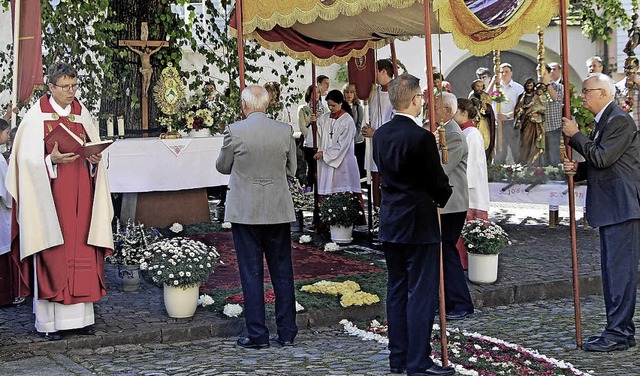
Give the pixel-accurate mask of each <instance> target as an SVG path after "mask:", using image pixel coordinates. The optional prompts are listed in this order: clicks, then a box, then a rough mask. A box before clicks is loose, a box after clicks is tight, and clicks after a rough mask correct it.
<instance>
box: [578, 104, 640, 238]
mask: <svg viewBox="0 0 640 376" xmlns="http://www.w3.org/2000/svg"><path fill="white" fill-rule="evenodd" d="M569 145H570V146H571V147H573V148H574V149H575V150H576V151H578V153H580V154H582V156H584V159H585V162H581V163H580V164H579V165H578V173H577V174H576V180H583V179H585V178H586V179H587V204H586V205H587V220H588V221H589V224H590V225H592V226H594V227H600V226H607V225H612V224H616V223H621V222H624V221H627V220H629V219H633V218H640V139H639V135H638V132H637V130H636V125H635V123H634V121H633V119H632V118H631V116H629V114H628V113H626V112H625V111H624V110H622V109H620V108H619V107H618V106H616V105H615V104H614V103H609V105H608V106H607V108H606V109H605V111H604V113H603V114H602V117H601V118H600V121H599V122H598V124H596V127H595V128H594V130H593V131H592V132H591V135H590V137H587V136H585V135H583V134H582V133H580V132H578V133H576V134H575V135H574V136H573V137H571V140H570V141H569Z"/></svg>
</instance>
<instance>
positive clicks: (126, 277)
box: [118, 265, 140, 292]
mask: <svg viewBox="0 0 640 376" xmlns="http://www.w3.org/2000/svg"><path fill="white" fill-rule="evenodd" d="M118 277H119V279H120V283H121V286H122V291H125V292H128V291H137V290H138V287H140V265H118Z"/></svg>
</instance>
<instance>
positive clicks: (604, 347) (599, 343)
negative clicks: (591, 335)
mask: <svg viewBox="0 0 640 376" xmlns="http://www.w3.org/2000/svg"><path fill="white" fill-rule="evenodd" d="M628 348H629V345H628V344H627V341H624V342H615V341H611V340H609V339H607V338H604V337H599V338H598V339H596V340H594V341H591V342H587V343H585V344H584V345H582V349H583V350H584V351H597V352H609V351H618V350H627V349H628Z"/></svg>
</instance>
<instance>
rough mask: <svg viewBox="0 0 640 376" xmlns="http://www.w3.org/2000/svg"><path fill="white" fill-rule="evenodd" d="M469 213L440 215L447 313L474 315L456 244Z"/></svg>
mask: <svg viewBox="0 0 640 376" xmlns="http://www.w3.org/2000/svg"><path fill="white" fill-rule="evenodd" d="M466 217H467V212H459V213H447V214H441V215H440V221H441V227H442V263H443V266H444V297H445V309H446V311H447V313H452V312H469V313H473V302H472V301H471V293H469V286H467V278H466V277H465V275H464V270H463V269H462V262H461V261H460V252H458V248H457V247H456V244H457V243H458V239H459V238H460V233H461V232H462V226H464V221H465V219H466Z"/></svg>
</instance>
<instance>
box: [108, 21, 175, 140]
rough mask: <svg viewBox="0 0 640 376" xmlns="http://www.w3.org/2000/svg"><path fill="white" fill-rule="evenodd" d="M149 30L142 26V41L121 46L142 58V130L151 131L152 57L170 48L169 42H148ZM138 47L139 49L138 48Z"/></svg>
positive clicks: (120, 42)
mask: <svg viewBox="0 0 640 376" xmlns="http://www.w3.org/2000/svg"><path fill="white" fill-rule="evenodd" d="M148 38H149V28H148V26H147V23H146V22H142V23H141V26H140V40H120V41H118V45H119V46H127V47H128V48H129V49H130V50H131V51H133V52H135V53H136V54H138V55H139V56H140V65H141V67H140V75H142V130H148V129H149V96H148V93H149V86H150V85H151V75H152V74H153V68H152V67H151V55H153V54H154V53H156V52H158V51H159V50H160V49H161V48H162V47H169V42H167V41H164V40H148ZM136 47H137V48H136Z"/></svg>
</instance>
